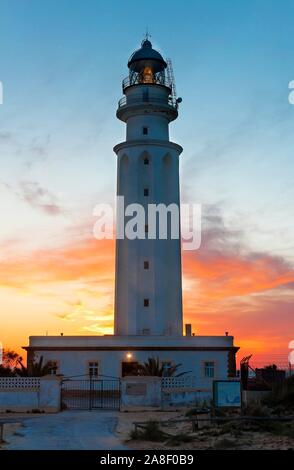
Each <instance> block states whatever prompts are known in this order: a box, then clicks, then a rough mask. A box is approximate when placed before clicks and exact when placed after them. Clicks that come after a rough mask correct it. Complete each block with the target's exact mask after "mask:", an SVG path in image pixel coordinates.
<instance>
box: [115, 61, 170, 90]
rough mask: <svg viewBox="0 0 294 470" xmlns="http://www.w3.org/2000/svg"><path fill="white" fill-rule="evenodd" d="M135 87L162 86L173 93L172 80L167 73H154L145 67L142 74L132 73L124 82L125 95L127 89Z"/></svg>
mask: <svg viewBox="0 0 294 470" xmlns="http://www.w3.org/2000/svg"><path fill="white" fill-rule="evenodd" d="M135 85H161V86H164V87H166V88H169V90H170V93H171V91H172V83H171V79H170V78H169V77H168V76H167V75H166V73H165V72H158V73H153V72H152V70H151V68H150V67H145V68H144V70H143V72H142V73H136V72H132V73H130V75H129V76H128V77H126V78H125V79H124V80H123V82H122V89H123V93H125V91H126V88H129V87H130V86H135Z"/></svg>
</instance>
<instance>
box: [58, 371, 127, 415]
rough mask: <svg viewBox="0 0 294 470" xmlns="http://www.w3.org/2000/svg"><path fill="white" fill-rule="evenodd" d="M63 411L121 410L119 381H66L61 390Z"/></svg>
mask: <svg viewBox="0 0 294 470" xmlns="http://www.w3.org/2000/svg"><path fill="white" fill-rule="evenodd" d="M61 397H62V407H63V409H72V410H73V409H76V410H95V409H104V410H105V409H107V410H115V409H117V410H118V409H120V397H121V391H120V380H119V379H103V380H102V379H86V380H83V379H65V380H64V381H63V382H62V389H61Z"/></svg>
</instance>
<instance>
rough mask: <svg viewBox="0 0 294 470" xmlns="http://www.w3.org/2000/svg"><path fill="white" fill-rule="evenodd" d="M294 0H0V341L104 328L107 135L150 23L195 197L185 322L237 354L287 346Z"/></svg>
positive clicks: (188, 187)
mask: <svg viewBox="0 0 294 470" xmlns="http://www.w3.org/2000/svg"><path fill="white" fill-rule="evenodd" d="M293 21H294V3H293V2H292V1H291V0H281V1H279V2H277V1H273V0H247V1H246V2H244V1H242V0H222V1H219V0H198V1H197V0H195V1H193V2H190V1H189V2H188V1H185V2H179V1H172V0H169V1H165V0H161V1H158V0H157V1H154V0H149V1H148V2H138V1H133V0H125V1H124V2H121V1H116V0H108V1H100V0H85V1H82V0H50V1H49V0H43V1H42V2H40V1H38V0H26V1H24V0H0V81H1V82H2V84H3V91H4V93H3V94H4V100H3V104H2V105H0V211H1V214H2V223H1V225H0V341H2V343H3V344H4V347H7V348H13V349H16V350H18V351H21V346H24V345H27V344H28V337H29V336H30V335H43V334H49V335H50V334H52V335H53V334H60V332H63V333H64V334H79V335H80V334H104V333H111V332H112V331H113V330H112V325H113V300H114V299H113V293H114V242H113V241H112V240H104V241H101V240H100V241H99V240H95V239H94V238H93V234H92V230H93V224H94V222H95V217H94V216H93V208H94V206H95V205H96V204H97V203H101V202H103V203H111V204H113V203H114V195H115V190H116V160H115V158H116V157H115V155H114V153H113V150H112V149H113V146H114V145H115V144H117V143H118V142H121V141H123V140H124V139H125V129H124V125H123V123H121V122H120V121H118V120H117V119H116V116H115V113H116V108H117V101H118V100H119V99H120V98H121V93H122V92H121V81H122V79H123V78H124V77H125V76H127V60H128V57H129V56H130V55H131V53H132V52H133V51H134V50H135V49H137V48H138V47H139V46H140V42H141V40H142V39H143V36H144V33H145V31H146V28H148V31H149V32H150V33H151V41H152V43H153V46H154V48H156V49H158V50H159V51H160V52H161V53H162V54H163V55H164V57H170V58H171V59H172V62H173V68H174V73H175V79H176V87H177V92H178V95H179V96H181V97H182V98H183V101H182V103H181V105H180V110H179V118H178V119H177V120H176V121H175V122H174V123H172V124H171V126H170V127H171V129H170V134H171V140H173V141H174V142H177V143H180V144H181V145H182V146H183V148H184V151H183V154H182V155H181V166H180V177H181V197H182V202H189V203H200V204H202V244H201V247H200V249H199V250H197V251H194V252H184V253H183V286H184V321H185V323H187V322H190V323H192V324H193V330H194V331H195V332H196V333H197V334H201V335H210V334H211V335H214V334H224V332H225V331H228V332H229V333H230V334H232V335H234V337H235V343H236V344H237V345H238V346H240V347H241V350H240V357H242V356H245V355H247V354H253V357H255V358H256V360H259V359H260V360H264V361H268V362H270V361H276V362H277V361H278V360H283V361H284V360H286V357H287V354H288V343H289V341H290V340H293V338H294V322H293V313H294V290H293V289H294V266H293V263H294V241H293V240H294V223H293V221H294V217H293V215H294V214H293V201H294V184H293V178H294V159H293V148H294V145H293V144H294V133H293V123H294V106H293V105H291V104H290V103H289V100H288V95H289V89H288V84H289V82H290V81H291V80H294V48H293Z"/></svg>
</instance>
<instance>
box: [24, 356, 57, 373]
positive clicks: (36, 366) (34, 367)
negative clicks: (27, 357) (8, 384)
mask: <svg viewBox="0 0 294 470" xmlns="http://www.w3.org/2000/svg"><path fill="white" fill-rule="evenodd" d="M18 364H19V367H18V368H17V369H15V372H16V374H17V375H18V376H20V377H43V376H44V375H48V374H50V372H51V369H52V365H50V363H49V362H46V364H43V356H41V357H40V359H39V361H38V362H33V363H32V364H31V366H30V367H26V366H24V365H23V363H22V361H19V363H18Z"/></svg>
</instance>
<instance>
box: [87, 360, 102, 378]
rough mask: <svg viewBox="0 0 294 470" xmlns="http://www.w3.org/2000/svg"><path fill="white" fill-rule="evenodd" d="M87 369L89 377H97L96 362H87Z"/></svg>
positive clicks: (97, 368)
mask: <svg viewBox="0 0 294 470" xmlns="http://www.w3.org/2000/svg"><path fill="white" fill-rule="evenodd" d="M88 371H89V375H90V377H98V375H99V367H98V362H89V367H88Z"/></svg>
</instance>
